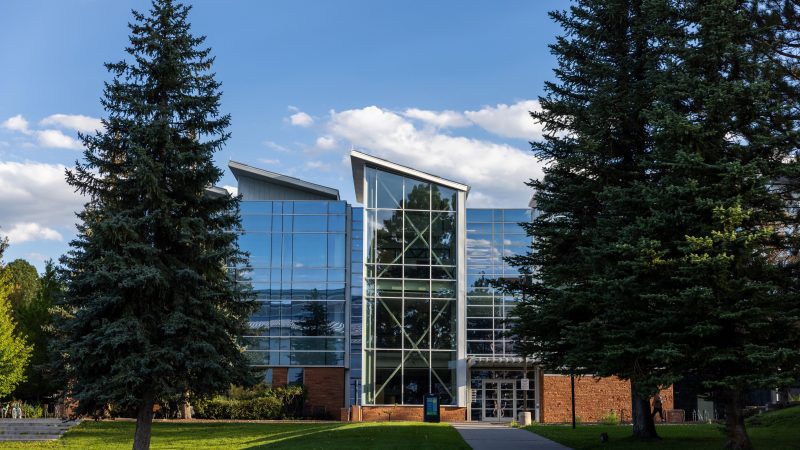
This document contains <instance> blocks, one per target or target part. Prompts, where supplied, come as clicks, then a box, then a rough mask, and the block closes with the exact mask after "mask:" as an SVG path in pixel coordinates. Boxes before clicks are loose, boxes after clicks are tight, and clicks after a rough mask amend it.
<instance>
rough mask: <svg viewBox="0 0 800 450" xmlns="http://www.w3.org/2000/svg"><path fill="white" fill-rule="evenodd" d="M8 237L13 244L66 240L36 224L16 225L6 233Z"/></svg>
mask: <svg viewBox="0 0 800 450" xmlns="http://www.w3.org/2000/svg"><path fill="white" fill-rule="evenodd" d="M6 236H7V237H8V241H9V243H11V244H19V243H22V242H27V241H39V240H48V241H61V240H64V237H63V236H61V233H59V232H58V231H56V230H54V229H52V228H48V227H43V226H41V225H39V224H38V223H35V222H25V223H16V224H14V225H13V226H12V227H11V228H10V229H9V230H8V231H7V232H6Z"/></svg>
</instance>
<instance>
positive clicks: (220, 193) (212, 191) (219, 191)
mask: <svg viewBox="0 0 800 450" xmlns="http://www.w3.org/2000/svg"><path fill="white" fill-rule="evenodd" d="M206 195H208V196H211V197H224V196H226V195H230V192H228V190H227V189H225V188H223V187H219V186H209V187H207V188H206Z"/></svg>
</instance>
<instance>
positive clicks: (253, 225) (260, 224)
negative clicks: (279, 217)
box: [242, 215, 272, 231]
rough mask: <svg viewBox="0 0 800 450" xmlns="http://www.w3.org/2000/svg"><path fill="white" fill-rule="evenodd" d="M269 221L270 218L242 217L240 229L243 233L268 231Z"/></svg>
mask: <svg viewBox="0 0 800 450" xmlns="http://www.w3.org/2000/svg"><path fill="white" fill-rule="evenodd" d="M271 219H272V217H270V216H254V215H246V216H242V228H243V229H244V230H245V231H269V230H270V225H271V224H272V222H271Z"/></svg>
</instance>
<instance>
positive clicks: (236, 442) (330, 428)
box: [2, 422, 469, 450]
mask: <svg viewBox="0 0 800 450" xmlns="http://www.w3.org/2000/svg"><path fill="white" fill-rule="evenodd" d="M134 426H135V424H134V423H132V422H84V423H82V424H81V425H79V426H77V427H75V428H73V429H71V430H70V431H69V432H67V434H66V435H64V437H63V438H61V439H60V440H58V441H53V442H38V443H34V442H31V443H28V442H3V443H2V448H3V449H26V450H28V449H30V450H33V449H36V450H39V449H64V450H67V449H69V450H72V449H75V450H77V449H81V450H91V449H104V450H105V449H126V450H127V449H130V448H131V446H132V445H133V431H134ZM151 448H153V449H260V448H269V449H349V450H352V449H362V448H366V449H415V450H418V449H419V450H422V449H431V450H433V449H445V448H446V449H451V448H452V449H469V446H467V444H466V443H465V442H464V440H463V439H462V438H461V436H460V435H459V434H458V432H457V431H456V430H455V429H454V428H452V427H450V426H449V425H447V424H424V423H416V422H392V423H381V422H378V423H314V424H302V423H301V424H297V423H291V424H287V423H275V424H271V423H267V424H264V423H174V422H171V423H158V422H157V423H154V424H153V438H152V442H151Z"/></svg>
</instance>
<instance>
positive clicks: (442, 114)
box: [403, 108, 472, 128]
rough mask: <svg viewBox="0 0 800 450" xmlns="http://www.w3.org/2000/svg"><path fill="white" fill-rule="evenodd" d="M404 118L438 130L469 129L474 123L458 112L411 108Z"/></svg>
mask: <svg viewBox="0 0 800 450" xmlns="http://www.w3.org/2000/svg"><path fill="white" fill-rule="evenodd" d="M403 115H404V116H406V117H409V118H411V119H417V120H421V121H423V122H426V123H429V124H431V125H433V126H435V127H437V128H455V127H468V126H470V125H472V123H471V122H470V121H469V120H467V118H466V117H464V115H463V114H461V113H459V112H456V111H450V110H447V111H429V110H425V109H417V108H410V109H407V110H405V112H404V113H403Z"/></svg>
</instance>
